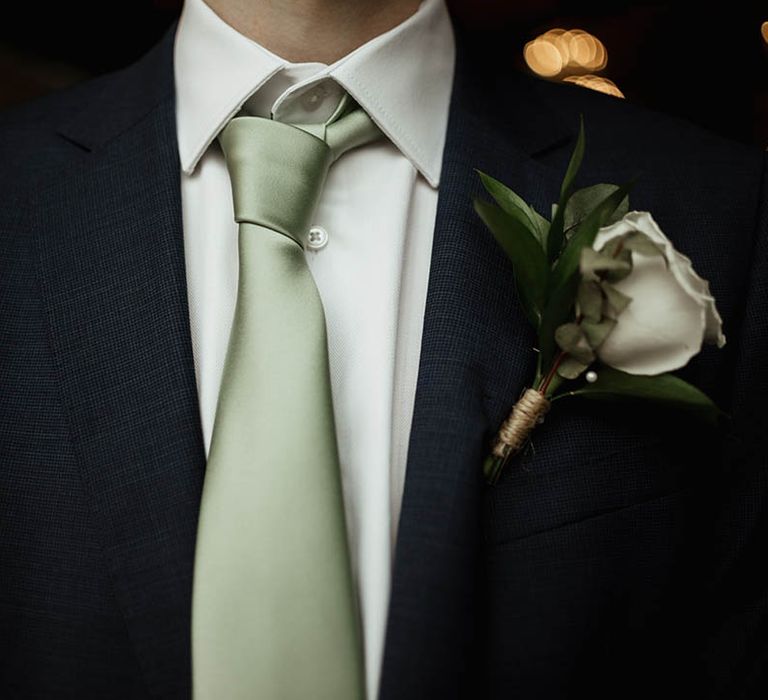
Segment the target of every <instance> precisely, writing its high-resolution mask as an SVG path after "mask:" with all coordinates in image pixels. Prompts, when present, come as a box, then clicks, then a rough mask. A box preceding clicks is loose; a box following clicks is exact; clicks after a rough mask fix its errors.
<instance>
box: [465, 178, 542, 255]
mask: <svg viewBox="0 0 768 700" xmlns="http://www.w3.org/2000/svg"><path fill="white" fill-rule="evenodd" d="M475 172H477V174H478V175H479V176H480V180H481V182H482V183H483V187H485V189H486V190H487V191H488V194H490V195H491V197H493V198H494V200H495V201H496V203H497V204H498V205H499V206H500V207H501V208H502V209H503V210H504V211H505V212H506V213H507V214H509V215H510V216H511V217H513V218H515V219H517V220H518V221H520V223H521V224H523V225H524V226H525V227H526V228H527V229H528V230H529V231H530V232H531V233H532V234H533V236H534V238H536V240H538V241H539V243H540V244H541V246H542V249H543V250H546V241H547V232H548V230H549V221H547V220H546V219H545V218H544V217H543V216H542V215H541V214H539V213H538V212H537V211H536V210H535V209H534V208H533V207H531V206H530V205H529V204H528V203H527V202H526V201H525V200H524V199H523V198H522V197H520V196H519V195H518V194H517V193H515V192H514V191H512V190H511V189H509V187H507V186H506V185H505V184H503V183H501V182H499V181H498V180H496V179H495V178H493V177H491V176H490V175H487V174H486V173H484V172H482V171H480V170H477V168H475Z"/></svg>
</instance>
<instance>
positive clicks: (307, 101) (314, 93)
mask: <svg viewBox="0 0 768 700" xmlns="http://www.w3.org/2000/svg"><path fill="white" fill-rule="evenodd" d="M328 93H329V90H328V88H327V87H326V86H325V85H323V84H322V83H320V84H319V85H316V86H315V87H313V88H312V89H311V90H307V91H306V92H305V93H304V94H303V95H302V96H301V106H302V107H303V108H304V109H305V110H306V111H307V112H314V111H315V110H316V109H317V108H318V107H319V106H320V105H321V104H323V102H324V101H325V98H326V97H327V96H328Z"/></svg>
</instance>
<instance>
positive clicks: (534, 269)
mask: <svg viewBox="0 0 768 700" xmlns="http://www.w3.org/2000/svg"><path fill="white" fill-rule="evenodd" d="M474 205H475V211H476V212H477V213H478V214H479V215H480V218H481V219H482V220H483V222H484V223H485V225H486V226H487V227H488V228H489V229H490V231H491V233H492V234H493V235H494V237H495V238H496V241H497V242H498V244H499V245H500V246H501V247H502V249H503V250H504V252H505V253H506V254H507V257H508V258H509V259H510V261H511V262H512V267H513V269H514V271H515V276H516V278H517V288H518V293H519V294H520V299H521V301H522V303H523V308H524V309H525V312H526V315H527V316H528V319H529V320H530V321H531V323H532V324H533V325H534V327H536V328H538V326H539V323H540V321H541V313H542V309H543V307H544V302H545V299H546V292H547V286H548V282H549V265H548V264H547V259H546V257H545V255H544V251H543V250H542V248H541V246H540V245H539V242H538V241H537V240H536V239H535V238H534V236H533V234H532V233H531V232H530V231H529V230H528V229H527V228H526V227H525V226H524V225H523V224H522V223H520V221H519V220H517V219H515V218H514V217H512V216H510V215H509V214H507V213H506V212H505V211H504V210H502V209H501V208H500V207H497V206H496V205H494V204H491V203H490V202H484V201H483V200H481V199H475V201H474Z"/></svg>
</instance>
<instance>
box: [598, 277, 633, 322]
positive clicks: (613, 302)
mask: <svg viewBox="0 0 768 700" xmlns="http://www.w3.org/2000/svg"><path fill="white" fill-rule="evenodd" d="M600 287H601V288H602V290H603V294H604V295H605V301H606V304H607V305H608V307H609V308H608V309H604V311H603V313H604V314H605V313H606V312H607V313H612V314H613V316H614V317H616V316H618V315H619V314H620V313H621V312H622V311H624V309H626V308H627V306H628V305H629V302H631V301H632V297H630V296H627V295H626V294H624V293H623V292H620V291H619V290H618V289H616V287H614V286H613V285H612V284H610V283H609V282H601V283H600Z"/></svg>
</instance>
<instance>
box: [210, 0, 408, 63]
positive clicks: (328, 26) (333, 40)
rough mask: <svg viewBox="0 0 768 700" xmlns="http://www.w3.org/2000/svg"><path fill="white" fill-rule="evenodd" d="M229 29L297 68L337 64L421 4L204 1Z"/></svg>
mask: <svg viewBox="0 0 768 700" xmlns="http://www.w3.org/2000/svg"><path fill="white" fill-rule="evenodd" d="M205 2H206V4H207V5H208V6H209V7H210V8H211V9H212V10H213V11H214V12H215V13H216V14H217V15H219V17H221V18H222V19H223V20H224V21H225V22H226V23H227V24H229V25H230V26H232V27H233V28H235V29H236V30H237V31H238V32H240V33H241V34H244V35H245V36H247V37H248V38H249V39H253V40H254V41H256V42H258V43H259V44H261V45H262V46H263V47H265V48H266V49H268V50H269V51H271V52H272V53H274V54H277V55H278V56H280V57H281V58H284V59H285V60H287V61H291V62H293V63H300V62H306V61H318V62H320V63H327V64H330V63H333V62H334V61H336V60H337V59H339V58H341V57H342V56H346V55H347V54H348V53H349V52H350V51H353V50H354V49H356V48H357V47H358V46H361V45H362V44H364V43H365V42H367V41H369V40H370V39H373V38H374V37H376V36H378V35H379V34H383V33H384V32H386V31H387V30H389V29H391V28H392V27H395V26H396V25H398V24H400V22H402V21H403V20H405V19H407V18H408V17H409V16H410V15H412V14H413V13H414V12H415V11H416V10H417V8H418V6H419V0H205Z"/></svg>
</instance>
